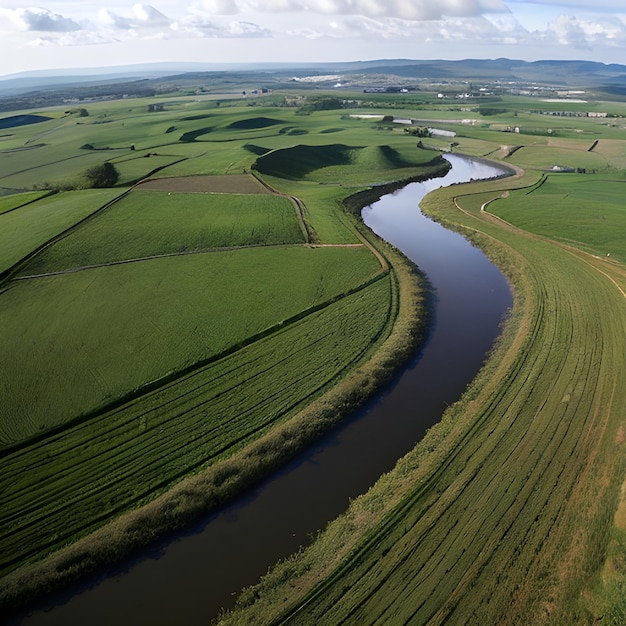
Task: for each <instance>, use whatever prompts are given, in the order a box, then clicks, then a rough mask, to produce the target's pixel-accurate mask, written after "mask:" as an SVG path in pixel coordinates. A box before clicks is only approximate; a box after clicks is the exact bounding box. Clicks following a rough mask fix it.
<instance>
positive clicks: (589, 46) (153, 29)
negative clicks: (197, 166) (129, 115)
mask: <svg viewBox="0 0 626 626" xmlns="http://www.w3.org/2000/svg"><path fill="white" fill-rule="evenodd" d="M36 1H39V0H36ZM41 2H42V4H40V5H37V4H32V0H26V1H23V0H0V76H6V75H10V74H14V73H19V72H25V71H31V70H63V69H68V68H85V67H113V66H118V65H132V64H136V63H153V62H190V61H191V62H201V63H220V64H222V63H252V62H254V63H258V62H322V61H357V60H373V59H398V58H405V59H451V60H453V59H467V58H479V59H490V58H492V59H494V58H499V57H508V58H511V59H523V60H527V61H534V60H540V59H582V60H591V61H601V62H604V63H624V64H626V3H625V2H624V0H594V1H593V2H592V1H591V0H191V1H188V0H154V2H152V3H151V4H143V3H133V2H132V0H131V1H127V0H108V2H106V3H104V4H103V3H101V2H98V1H97V0H41Z"/></svg>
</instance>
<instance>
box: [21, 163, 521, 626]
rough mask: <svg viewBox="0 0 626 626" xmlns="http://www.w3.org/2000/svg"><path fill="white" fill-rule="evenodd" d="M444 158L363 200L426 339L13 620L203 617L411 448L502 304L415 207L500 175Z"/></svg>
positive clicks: (485, 338) (177, 620)
mask: <svg viewBox="0 0 626 626" xmlns="http://www.w3.org/2000/svg"><path fill="white" fill-rule="evenodd" d="M449 158H450V160H451V162H452V164H453V168H452V170H451V172H450V173H448V175H447V176H446V177H444V178H439V179H434V180H431V181H427V182H426V183H413V184H411V185H408V186H407V187H405V188H404V189H402V190H400V191H398V192H396V193H394V194H391V195H389V196H385V197H384V198H382V199H381V200H380V201H379V202H377V203H375V204H374V205H372V206H371V207H367V208H365V209H364V210H363V218H364V220H365V222H366V223H367V224H368V225H369V226H370V227H371V228H372V229H373V230H374V231H375V232H377V233H378V234H379V235H380V236H381V237H383V238H385V239H387V240H388V241H390V242H392V243H393V244H394V245H396V247H398V248H400V249H401V250H403V251H404V253H405V254H406V255H407V256H409V257H410V258H412V259H413V260H414V261H415V262H416V263H417V264H418V265H419V266H420V267H421V268H422V270H423V271H425V272H426V274H427V275H428V277H429V279H430V280H431V283H432V284H433V286H434V287H435V289H436V298H437V307H436V319H435V325H434V328H433V330H432V333H431V336H430V338H429V340H428V343H427V345H426V346H425V348H424V349H423V350H422V352H421V353H420V354H416V355H415V358H414V359H413V361H412V362H411V363H410V364H409V365H408V367H407V368H406V369H405V371H404V372H403V373H402V374H401V375H399V376H398V378H397V380H396V381H395V382H394V383H393V385H391V386H390V388H389V389H388V390H387V391H386V392H385V393H383V394H381V396H380V397H378V398H376V400H375V401H373V402H372V403H370V405H368V406H367V407H365V408H364V409H363V410H361V411H359V412H358V414H356V415H355V416H354V417H353V418H351V419H350V420H348V421H347V422H346V423H345V424H344V425H342V427H341V428H339V429H337V430H336V431H334V432H333V433H332V434H331V435H329V436H328V437H327V438H326V439H324V440H323V441H321V442H319V443H318V444H317V445H316V446H315V447H313V448H312V449H311V450H309V451H308V452H307V453H306V454H304V455H302V456H301V457H299V458H298V459H296V460H295V461H294V462H292V463H291V464H290V465H289V466H288V467H286V468H285V469H284V470H283V471H281V472H280V473H279V474H277V475H276V476H274V477H272V478H271V479H268V480H267V481H265V482H264V483H263V484H262V485H261V486H259V487H258V488H257V489H255V490H254V491H253V492H252V493H249V494H248V495H246V496H245V497H243V498H241V499H239V500H238V501H237V502H235V503H234V504H232V505H231V506H228V507H226V508H225V509H224V510H222V511H221V512H219V513H216V514H214V515H212V516H211V517H210V518H208V519H207V520H205V521H204V522H203V523H202V524H199V525H198V526H197V527H196V528H193V529H190V530H189V531H187V532H186V533H185V534H184V535H183V534H181V535H180V536H179V537H178V538H176V539H174V540H171V541H169V542H166V543H163V544H161V545H159V546H157V547H154V548H152V549H151V551H149V552H146V554H145V555H143V556H142V557H141V558H140V559H137V560H136V561H134V562H132V563H126V564H125V565H123V566H122V567H120V568H119V569H117V570H112V571H110V572H108V573H107V574H106V575H104V576H103V577H101V578H99V579H98V580H95V579H94V580H91V581H88V582H87V583H84V584H82V585H81V586H78V587H76V588H73V589H70V590H68V591H67V592H66V593H65V594H63V595H58V596H55V598H54V599H53V600H52V601H51V602H50V603H49V604H47V605H45V606H43V605H42V606H40V607H38V608H36V609H33V610H32V611H31V613H30V614H29V615H27V616H23V618H21V619H18V620H16V621H14V623H15V624H18V623H20V624H24V625H25V626H26V625H28V626H36V625H45V626H50V625H59V626H73V625H83V624H89V625H90V626H99V625H102V626H109V625H110V624H118V625H126V624H133V625H138V626H141V625H146V626H147V625H150V626H156V625H161V624H162V625H168V626H170V625H174V624H176V625H178V624H180V625H185V626H193V625H196V624H198V625H199V624H205V625H206V624H208V623H209V622H210V620H211V619H212V618H213V617H214V616H215V615H216V614H217V613H218V611H219V609H220V607H222V606H230V605H232V603H233V602H234V598H235V594H236V593H237V591H238V590H240V589H241V588H242V587H245V586H248V585H251V584H254V583H255V582H256V581H257V580H258V578H259V576H261V575H262V574H264V573H265V572H266V571H267V568H268V567H269V566H270V565H271V564H273V563H274V562H276V561H277V560H278V559H280V558H282V557H285V556H288V555H289V554H291V553H292V552H294V551H295V550H297V549H298V547H299V546H300V545H302V544H304V543H306V542H307V541H308V538H309V536H310V534H312V533H315V532H316V531H317V530H318V529H320V528H323V527H324V526H325V524H326V523H327V522H328V521H329V520H331V519H333V518H335V517H336V516H337V515H339V514H340V513H341V512H343V511H344V510H345V509H346V508H347V506H348V503H349V499H350V498H354V497H356V496H358V495H359V494H361V493H364V492H365V491H367V489H368V487H369V486H370V485H372V484H373V483H374V482H375V481H376V479H377V478H378V477H379V476H380V475H381V474H382V473H384V472H386V471H389V470H390V469H391V468H392V467H393V466H394V464H395V462H396V461H397V460H398V459H399V458H400V457H401V456H402V455H404V454H405V453H406V452H408V451H409V450H410V449H411V448H413V446H414V445H415V443H416V442H417V441H418V440H419V439H421V437H422V436H423V434H424V432H425V431H426V429H427V428H428V427H429V426H431V425H432V424H434V423H436V422H437V421H438V420H439V419H440V417H441V414H442V412H443V411H444V410H445V408H446V406H447V405H448V404H451V403H452V402H454V401H455V400H456V399H457V398H458V397H459V396H460V394H461V393H462V392H463V390H464V389H465V387H466V386H467V384H468V383H469V382H470V381H471V380H472V379H473V378H474V376H475V375H476V373H477V371H478V369H479V368H480V366H481V364H482V363H483V361H484V358H485V353H486V352H487V351H488V350H489V348H490V347H491V345H492V344H493V341H494V339H495V338H496V337H497V335H498V333H499V324H500V322H501V320H502V317H503V315H504V313H505V312H506V310H507V309H508V308H509V307H510V306H511V304H512V298H511V292H510V290H509V287H508V285H507V283H506V281H505V279H504V277H503V276H502V275H501V273H500V272H499V271H498V270H497V269H496V268H495V267H494V266H493V265H492V264H491V263H490V262H489V261H488V260H487V259H486V257H485V256H484V255H483V254H482V253H481V252H480V251H479V250H478V249H476V248H474V247H472V246H471V245H470V244H469V243H468V242H467V241H466V240H465V239H463V238H462V237H461V236H459V235H457V234H455V233H452V232H450V231H447V230H445V229H444V228H442V227H441V226H439V225H438V224H436V223H434V222H432V221H430V220H428V219H427V218H425V217H423V216H422V214H421V213H420V211H419V209H418V202H419V201H420V200H421V198H422V197H423V196H424V195H425V194H426V193H428V191H431V190H432V189H434V188H437V187H440V186H442V185H448V184H451V183H453V182H460V181H466V180H469V179H470V178H474V179H478V178H486V177H490V176H495V175H497V174H500V173H501V172H500V171H499V170H497V169H495V168H492V167H489V166H485V165H484V164H480V163H476V162H472V161H469V160H467V159H464V158H462V157H458V156H455V155H450V156H449Z"/></svg>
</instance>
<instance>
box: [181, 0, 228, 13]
mask: <svg viewBox="0 0 626 626" xmlns="http://www.w3.org/2000/svg"><path fill="white" fill-rule="evenodd" d="M189 12H190V13H192V14H194V13H195V14H207V15H234V14H236V13H239V12H240V9H239V6H238V5H237V3H236V2H235V0H203V1H202V2H197V3H195V4H193V5H191V7H190V9H189Z"/></svg>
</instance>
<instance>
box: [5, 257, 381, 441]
mask: <svg viewBox="0 0 626 626" xmlns="http://www.w3.org/2000/svg"><path fill="white" fill-rule="evenodd" d="M379 269H380V265H379V264H378V261H377V260H376V259H375V257H374V256H373V255H372V254H371V253H370V252H369V251H368V250H367V249H365V248H363V247H357V248H340V247H332V248H315V249H312V248H306V247H299V246H296V247H293V246H292V247H281V248H277V249H273V248H249V249H240V250H236V251H227V252H219V253H209V254H194V255H186V256H175V257H167V258H161V259H154V260H151V261H143V262H138V263H129V264H122V265H115V266H109V267H103V268H98V269H93V270H87V271H82V272H75V273H70V274H65V275H61V276H53V277H48V278H39V279H29V280H24V281H16V282H14V283H12V284H11V287H10V288H9V289H8V291H6V292H5V293H3V294H2V303H3V306H2V309H1V310H0V317H1V318H2V322H1V323H0V329H1V330H0V333H1V334H2V337H3V339H2V341H0V345H1V346H2V348H1V353H2V357H1V360H2V363H3V365H2V371H3V372H5V375H4V376H3V378H2V382H1V383H0V385H1V390H2V393H1V394H0V396H1V397H2V408H1V411H2V413H1V415H2V418H1V432H2V434H1V435H0V437H1V441H2V445H3V446H7V445H11V444H14V443H17V442H23V441H26V440H28V438H29V437H31V436H34V435H37V434H39V433H41V432H45V431H47V430H50V429H51V428H55V427H57V426H59V425H60V424H64V423H66V422H71V421H72V420H73V419H75V418H76V417H77V416H80V415H84V414H87V413H89V412H93V411H95V410H97V409H99V408H101V407H102V406H105V405H106V404H107V403H109V402H112V401H115V400H116V399H117V398H120V397H122V396H124V395H126V394H129V393H131V392H133V391H134V390H136V389H138V388H140V387H141V386H142V385H143V384H145V383H147V382H151V381H154V380H157V379H160V378H162V377H164V376H167V375H168V374H171V373H172V372H176V371H181V370H184V369H185V368H187V367H189V366H192V365H193V364H194V363H197V362H199V361H202V360H205V359H208V358H214V357H215V356H216V355H219V354H221V353H223V352H224V351H226V350H229V349H231V348H232V347H233V346H236V345H238V344H241V343H242V342H245V341H246V340H247V339H248V338H249V337H252V336H254V335H257V334H258V333H262V332H263V331H265V330H267V329H268V328H270V327H272V326H275V325H276V324H279V323H281V322H283V321H285V320H287V319H289V318H291V317H293V316H295V315H297V314H299V313H300V312H302V311H306V310H308V309H310V308H312V307H316V306H319V305H320V304H322V303H324V302H327V301H328V300H332V299H333V298H336V297H338V296H339V295H341V294H342V293H344V292H348V291H350V290H352V289H354V288H355V287H357V286H359V285H360V284H362V283H363V282H365V281H367V280H369V279H370V278H371V277H372V276H373V275H374V274H375V273H376V272H377V271H378V270H379ZM41 302H45V303H46V305H45V306H46V315H41V311H40V309H39V307H38V306H37V304H38V303H41Z"/></svg>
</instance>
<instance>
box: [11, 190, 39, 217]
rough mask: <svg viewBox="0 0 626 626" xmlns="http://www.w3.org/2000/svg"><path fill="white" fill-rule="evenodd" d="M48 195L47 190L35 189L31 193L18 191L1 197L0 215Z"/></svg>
mask: <svg viewBox="0 0 626 626" xmlns="http://www.w3.org/2000/svg"><path fill="white" fill-rule="evenodd" d="M47 195H48V192H47V191H33V192H30V193H29V192H26V193H16V194H11V195H9V196H6V197H0V215H2V214H3V213H7V212H8V211H13V210H15V209H18V208H19V207H21V206H24V205H26V204H30V203H31V202H34V201H35V200H39V199H41V198H43V197H44V196H47Z"/></svg>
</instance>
